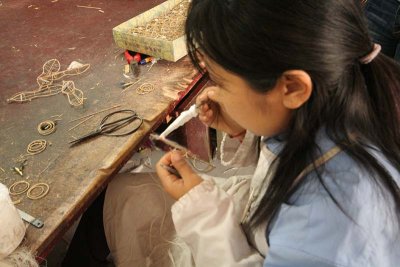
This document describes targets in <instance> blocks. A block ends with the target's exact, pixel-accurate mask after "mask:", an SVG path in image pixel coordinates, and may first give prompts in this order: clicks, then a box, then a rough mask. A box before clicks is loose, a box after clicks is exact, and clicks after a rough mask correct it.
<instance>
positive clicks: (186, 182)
mask: <svg viewBox="0 0 400 267" xmlns="http://www.w3.org/2000/svg"><path fill="white" fill-rule="evenodd" d="M163 164H164V165H166V166H172V167H174V168H175V169H176V170H177V171H178V172H179V174H180V175H181V177H182V178H179V177H177V176H176V175H174V174H172V173H170V172H169V171H168V170H167V169H165V168H164V167H162V165H163ZM156 169H157V174H158V177H160V180H161V184H162V185H163V187H164V190H165V191H166V192H167V193H168V194H169V195H170V196H171V197H172V198H174V199H176V200H178V199H179V198H181V197H182V196H183V195H185V194H186V193H187V192H189V191H190V190H191V189H192V188H193V187H195V186H196V185H198V184H200V183H201V182H202V181H203V179H202V178H201V177H200V176H199V175H197V173H195V172H194V171H193V169H192V168H191V167H190V165H189V164H188V163H187V162H186V160H185V159H184V157H183V155H182V152H180V151H177V150H173V151H170V152H168V153H167V154H165V155H164V156H163V157H162V158H161V159H160V161H159V162H158V163H157V165H156Z"/></svg>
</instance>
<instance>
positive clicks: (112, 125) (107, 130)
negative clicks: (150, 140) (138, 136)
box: [100, 109, 143, 136]
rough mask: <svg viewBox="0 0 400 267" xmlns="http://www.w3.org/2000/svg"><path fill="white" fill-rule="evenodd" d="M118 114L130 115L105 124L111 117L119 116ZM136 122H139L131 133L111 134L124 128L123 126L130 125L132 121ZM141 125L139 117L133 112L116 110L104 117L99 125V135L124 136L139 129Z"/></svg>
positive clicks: (141, 121) (130, 132) (141, 120)
mask: <svg viewBox="0 0 400 267" xmlns="http://www.w3.org/2000/svg"><path fill="white" fill-rule="evenodd" d="M119 113H130V114H131V115H129V116H127V117H123V118H120V119H117V120H115V121H110V122H107V120H109V119H110V118H111V117H112V116H113V115H115V114H119ZM136 120H139V121H140V122H139V124H138V125H137V126H136V127H135V128H134V129H132V130H131V131H129V132H126V133H121V134H112V133H113V132H115V131H117V130H119V129H121V128H124V127H125V126H127V125H129V124H131V123H132V122H133V121H136ZM142 124H143V119H142V118H141V117H139V116H138V115H137V114H136V112H135V111H133V110H131V109H123V110H118V111H115V112H112V113H110V114H108V115H107V116H105V117H104V118H103V119H102V121H101V123H100V129H101V134H103V135H108V136H126V135H129V134H132V133H134V132H136V131H137V130H138V129H139V127H140V126H142Z"/></svg>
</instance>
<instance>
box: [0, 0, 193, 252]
mask: <svg viewBox="0 0 400 267" xmlns="http://www.w3.org/2000/svg"><path fill="white" fill-rule="evenodd" d="M10 2H12V1H10ZM17 2H18V3H14V2H13V3H4V2H3V3H2V5H1V6H0V28H2V29H3V30H2V31H1V32H0V40H2V41H1V43H0V73H1V75H2V77H1V78H0V125H1V127H0V140H1V143H0V167H1V168H2V170H4V172H3V171H2V170H0V182H2V183H4V184H5V185H7V186H10V185H11V184H12V183H14V182H16V181H19V180H25V181H27V182H29V183H30V184H31V185H33V184H35V183H38V182H45V183H48V184H49V186H50V191H49V194H48V195H47V196H46V197H45V198H43V199H40V200H30V199H28V198H27V197H26V194H22V195H20V196H15V197H13V200H21V203H19V204H17V205H16V206H17V207H18V208H19V209H21V210H23V211H25V212H27V213H29V214H31V215H32V216H34V217H38V218H40V219H42V220H43V221H44V224H45V226H44V227H43V228H42V229H36V228H34V227H32V226H29V227H28V229H27V235H26V240H25V241H24V244H25V245H27V246H29V247H30V248H31V249H32V251H34V252H37V253H38V254H39V255H41V256H45V255H46V254H47V252H48V250H49V248H51V247H52V245H53V243H54V242H56V241H57V239H58V238H60V237H61V236H62V235H63V234H64V233H65V231H66V230H67V229H68V228H69V226H70V225H71V224H72V223H73V222H74V220H76V219H77V218H78V217H79V216H80V214H82V212H83V211H84V210H85V209H86V208H87V207H88V206H89V205H90V203H91V202H92V201H93V200H94V199H95V198H96V196H97V195H98V194H99V193H100V192H101V191H102V190H103V189H104V188H105V187H106V185H107V183H108V182H109V181H110V179H111V178H112V175H113V174H115V173H116V172H117V171H118V170H119V169H120V167H121V166H122V165H123V163H124V162H126V161H127V160H128V159H129V158H130V156H131V155H132V154H133V153H134V151H135V150H136V148H137V147H138V146H139V145H140V144H141V142H142V141H143V139H144V138H145V137H146V136H147V135H148V133H149V132H150V131H152V130H154V129H155V128H156V127H157V126H158V125H159V124H160V123H161V122H162V121H163V120H164V118H165V116H166V115H167V114H168V113H169V112H170V111H171V110H173V108H174V107H175V105H176V104H177V103H179V101H180V99H182V98H183V97H184V96H185V95H186V94H187V93H188V92H190V88H191V87H192V86H193V85H194V84H195V83H196V81H197V80H198V79H199V76H196V72H195V71H194V70H193V68H192V66H191V64H190V62H189V61H188V59H187V58H184V59H182V60H180V61H178V62H176V63H169V62H166V61H160V62H159V63H157V64H155V65H154V66H153V67H152V68H151V69H150V71H148V70H149V66H143V67H141V76H140V78H141V79H142V80H141V82H139V83H138V84H137V85H136V86H134V87H133V88H131V89H130V90H127V91H125V92H124V93H122V92H121V91H122V90H121V88H120V87H119V83H120V81H123V80H125V79H124V77H123V76H122V72H123V66H124V65H125V64H126V62H125V60H124V59H123V57H122V54H121V53H122V52H123V51H122V50H121V49H118V48H117V47H115V45H114V44H113V41H112V35H111V34H112V33H111V29H112V27H114V26H115V25H117V24H119V23H121V22H123V21H125V20H127V19H129V18H130V17H133V16H135V15H137V14H138V13H140V12H143V11H145V10H147V9H149V8H151V7H152V6H154V5H156V4H159V3H160V2H162V1H121V0H120V1H108V2H104V1H102V2H101V1H90V3H91V5H92V6H99V7H102V10H103V11H104V12H103V13H102V12H98V10H96V9H84V8H77V5H85V4H86V2H82V1H78V0H74V1H44V0H42V1H17ZM30 5H31V6H30ZM32 5H33V6H32ZM36 8H37V9H36ZM51 58H57V59H59V60H60V62H61V68H62V69H65V68H66V67H67V66H68V65H69V63H70V62H71V61H73V60H77V61H80V62H81V63H90V64H91V67H90V69H89V71H88V72H86V73H85V74H82V75H80V76H76V77H72V78H71V80H73V81H74V82H75V85H76V87H77V88H79V89H81V90H82V91H83V92H84V95H85V98H86V100H85V104H84V106H83V107H82V108H74V107H71V106H70V105H69V103H68V101H67V98H66V97H65V96H64V95H62V94H59V95H56V96H51V97H48V98H41V99H35V100H33V101H32V102H29V103H24V104H8V103H7V102H6V99H7V98H9V97H10V96H12V95H13V94H15V93H17V92H19V91H26V90H28V91H29V90H34V89H36V88H37V84H36V77H37V76H38V75H39V74H40V73H41V67H42V65H43V63H44V62H45V61H47V60H48V59H51ZM196 77H197V78H196ZM183 78H186V79H194V82H193V83H192V84H191V85H189V86H188V88H187V89H185V88H183V87H181V88H180V90H179V89H178V88H179V86H176V85H177V83H178V82H181V81H182V79H183ZM142 82H149V83H152V84H154V86H155V90H154V91H153V92H151V93H149V94H147V95H138V94H137V93H136V91H135V88H136V87H137V86H139V85H140V84H141V83H142ZM115 105H121V107H120V108H118V109H133V110H135V111H136V112H137V113H138V114H139V115H140V116H142V117H143V119H144V120H145V121H144V123H143V125H142V127H141V128H140V129H139V130H138V131H137V132H135V133H134V134H132V135H131V136H127V137H106V136H101V137H98V138H96V139H93V140H91V141H89V142H86V143H83V144H81V145H79V146H76V147H73V148H70V147H69V145H68V141H70V140H72V138H73V137H78V136H80V135H81V134H84V133H87V132H88V131H91V130H92V129H93V128H95V127H96V125H97V124H98V123H99V121H100V120H101V119H102V117H103V116H104V115H106V114H107V112H105V113H101V114H98V115H96V116H95V117H94V118H92V119H91V120H89V121H87V122H86V123H84V124H82V125H81V126H80V127H77V128H76V129H74V130H72V131H68V129H70V128H71V127H72V126H74V125H75V124H76V123H78V122H79V121H77V122H74V123H70V121H71V120H73V119H76V118H79V117H82V116H84V115H86V114H90V113H93V112H96V111H99V110H102V109H106V108H109V107H112V106H115ZM115 110H117V109H115ZM115 110H112V111H115ZM110 112H111V111H110ZM60 114H62V116H61V118H62V120H61V121H58V123H57V130H56V132H55V133H53V134H51V135H49V136H41V135H39V133H38V131H37V126H38V124H39V123H40V122H42V121H44V120H48V119H51V116H54V115H60ZM36 139H45V140H46V141H48V142H50V143H51V145H50V146H48V147H47V148H46V150H45V151H43V152H42V153H40V154H37V155H34V156H28V157H27V165H26V166H25V168H24V176H23V177H21V176H20V175H18V174H17V173H15V172H13V171H12V170H11V168H12V167H15V166H19V163H18V158H19V157H20V155H24V154H26V148H27V145H28V144H29V143H30V142H31V141H33V140H36Z"/></svg>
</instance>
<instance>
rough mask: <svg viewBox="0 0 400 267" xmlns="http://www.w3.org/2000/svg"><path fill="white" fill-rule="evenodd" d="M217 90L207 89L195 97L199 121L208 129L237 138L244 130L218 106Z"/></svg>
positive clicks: (221, 106)
mask: <svg viewBox="0 0 400 267" xmlns="http://www.w3.org/2000/svg"><path fill="white" fill-rule="evenodd" d="M219 90H220V89H219V88H218V87H214V86H212V87H208V88H206V89H204V91H203V92H202V93H201V94H200V95H199V96H198V97H197V99H196V105H197V106H199V119H200V121H202V122H203V123H204V124H206V125H208V126H209V127H212V128H214V129H217V130H220V131H223V132H225V133H227V134H229V135H231V136H238V135H239V134H241V133H244V131H245V129H243V128H242V127H241V126H240V125H239V124H237V123H236V122H235V121H234V120H233V119H232V118H231V117H230V116H229V114H228V113H227V112H226V111H225V109H224V107H223V105H221V104H220V103H221V102H220V99H219V96H218V92H219Z"/></svg>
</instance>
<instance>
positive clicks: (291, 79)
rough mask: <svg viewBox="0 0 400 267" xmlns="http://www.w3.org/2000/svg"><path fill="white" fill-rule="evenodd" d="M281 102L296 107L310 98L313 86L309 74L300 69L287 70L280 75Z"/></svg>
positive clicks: (290, 107) (289, 107) (289, 106)
mask: <svg viewBox="0 0 400 267" xmlns="http://www.w3.org/2000/svg"><path fill="white" fill-rule="evenodd" d="M280 82H281V89H282V91H281V93H282V104H283V105H284V106H285V107H286V108H288V109H297V108H299V107H301V106H302V105H303V104H304V103H306V102H307V101H308V99H310V97H311V94H312V90H313V86H312V81H311V77H310V75H308V73H307V72H305V71H302V70H289V71H286V72H284V73H283V74H282V76H281V81H280Z"/></svg>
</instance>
